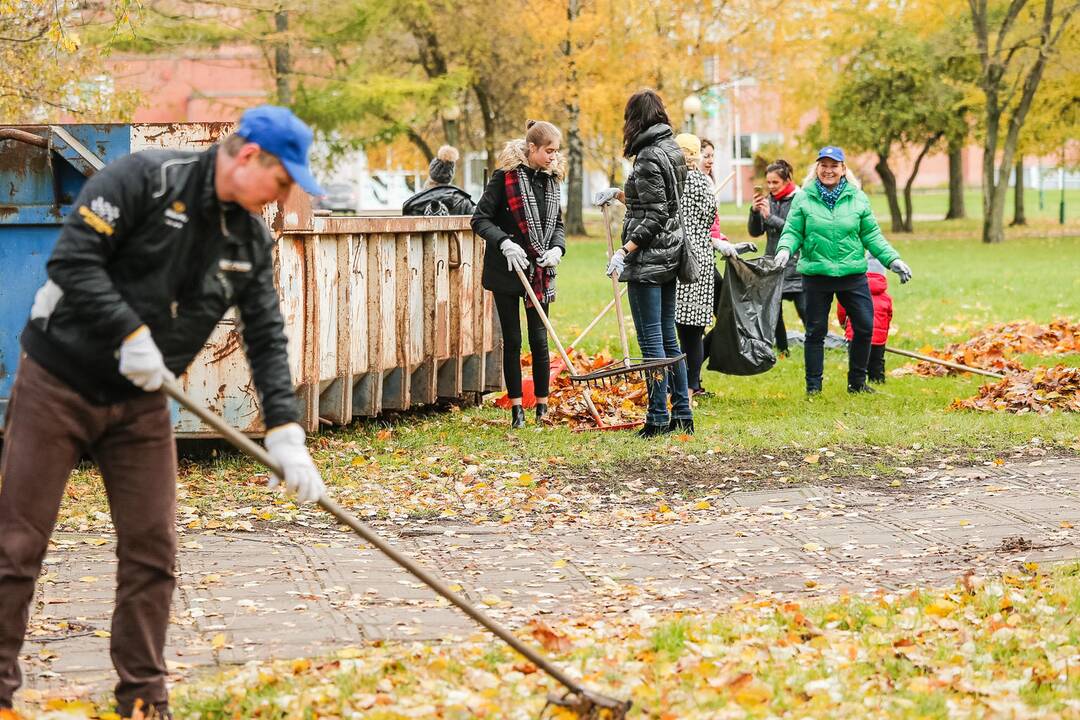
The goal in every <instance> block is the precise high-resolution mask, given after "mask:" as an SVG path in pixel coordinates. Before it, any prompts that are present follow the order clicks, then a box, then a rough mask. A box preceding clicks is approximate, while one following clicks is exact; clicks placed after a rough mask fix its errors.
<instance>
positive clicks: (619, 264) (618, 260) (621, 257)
mask: <svg viewBox="0 0 1080 720" xmlns="http://www.w3.org/2000/svg"><path fill="white" fill-rule="evenodd" d="M625 267H626V251H625V250H623V249H622V248H619V249H618V250H616V251H615V254H614V255H612V256H611V259H610V260H608V264H607V270H605V271H604V274H605V275H607V276H608V277H611V276H612V275H614V276H616V277H618V276H619V275H622V272H623V268H625Z"/></svg>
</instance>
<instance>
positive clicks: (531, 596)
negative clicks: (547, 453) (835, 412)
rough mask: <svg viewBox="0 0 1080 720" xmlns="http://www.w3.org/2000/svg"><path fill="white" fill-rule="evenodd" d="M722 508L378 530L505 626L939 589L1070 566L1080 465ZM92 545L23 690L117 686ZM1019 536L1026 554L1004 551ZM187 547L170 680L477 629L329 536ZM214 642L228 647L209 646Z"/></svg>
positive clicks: (98, 557)
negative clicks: (697, 517) (599, 523)
mask: <svg viewBox="0 0 1080 720" xmlns="http://www.w3.org/2000/svg"><path fill="white" fill-rule="evenodd" d="M714 506H715V507H714V509H713V510H712V511H710V512H709V514H708V516H707V518H706V519H705V520H704V521H702V522H697V523H693V524H662V525H652V526H634V527H631V528H603V527H583V526H573V525H571V526H566V527H559V528H555V529H550V530H543V531H539V532H530V531H529V530H528V529H527V528H525V527H520V526H515V525H513V524H511V525H503V526H499V527H493V528H475V527H439V528H438V529H433V528H430V527H426V528H421V529H413V530H406V531H404V532H400V533H399V534H396V535H395V534H394V532H393V531H394V530H400V528H392V527H381V526H380V527H378V528H377V529H378V530H379V531H380V532H382V533H384V536H385V537H387V538H388V539H390V540H391V541H392V542H393V543H394V544H395V545H396V546H397V547H399V548H400V549H402V550H403V551H405V552H407V553H409V554H410V555H412V556H413V557H415V558H417V559H419V560H420V561H421V562H422V563H423V564H424V565H425V566H426V567H428V568H429V569H431V570H433V571H435V572H436V573H438V574H439V575H440V576H441V577H443V578H444V579H445V580H446V582H447V583H456V584H458V585H460V586H461V588H462V594H463V595H465V596H466V597H467V598H469V599H470V600H472V601H473V602H476V603H485V602H491V603H493V604H494V605H495V606H494V607H487V606H486V605H485V607H487V610H488V612H489V613H490V614H491V615H492V616H493V617H496V618H497V619H499V620H500V621H501V622H504V623H506V624H508V625H510V626H511V627H517V626H520V625H521V624H523V623H524V622H526V621H527V620H528V619H530V618H532V617H535V616H536V615H538V614H541V615H575V614H580V613H582V612H590V611H599V612H620V611H626V610H628V609H630V608H631V607H635V606H636V607H645V608H647V609H649V610H650V611H655V612H661V611H665V610H670V609H684V608H706V609H707V608H715V607H718V606H719V605H721V604H722V603H723V602H724V601H727V600H730V599H733V598H736V597H739V596H741V595H744V594H746V593H784V594H798V595H802V596H806V595H814V594H819V593H823V594H831V593H835V592H838V591H840V590H848V591H852V592H860V591H869V590H874V589H877V588H886V589H902V588H906V587H911V586H914V585H934V584H943V583H950V582H952V581H954V580H955V579H956V578H957V577H958V576H959V575H961V574H962V573H964V572H965V571H967V570H969V569H971V570H975V571H976V572H996V571H999V570H1001V569H1003V568H1008V567H1010V566H1015V565H1016V564H1017V563H1020V562H1026V561H1039V562H1047V561H1053V560H1064V559H1074V558H1078V557H1080V530H1078V529H1074V528H1071V527H1068V524H1069V523H1071V524H1072V525H1075V526H1076V527H1077V528H1080V459H1054V460H1036V461H1034V462H1031V461H1021V462H1015V463H1006V464H1005V465H1002V466H986V467H977V468H968V469H961V470H949V471H924V472H920V473H918V474H917V475H916V476H913V477H909V478H907V479H906V480H905V482H904V487H903V489H902V490H897V491H895V492H886V491H874V490H868V489H864V488H844V487H841V488H839V489H838V488H837V487H836V486H834V485H820V486H818V485H807V486H800V487H793V488H781V489H772V490H761V491H752V492H751V491H747V492H733V493H730V494H729V495H727V496H726V497H725V498H724V499H723V500H722V501H717V502H716V503H714ZM1063 523H1064V525H1063ZM447 531H451V532H452V535H451V534H448V532H447ZM96 537H97V536H93V537H89V536H83V535H79V534H77V533H57V535H56V536H55V537H54V543H53V548H52V549H51V551H50V557H49V558H48V560H47V563H46V568H45V571H46V574H45V575H44V576H43V581H42V582H41V583H40V584H39V594H38V596H37V598H36V599H37V603H36V605H35V608H34V611H33V617H32V625H33V627H39V626H41V624H42V623H43V622H44V621H50V620H51V621H53V622H55V621H57V620H60V619H69V620H76V619H77V623H75V624H73V625H72V627H71V629H70V630H68V631H63V632H61V631H57V632H52V631H48V630H46V631H43V632H45V636H44V637H31V638H30V640H29V642H28V643H27V645H26V647H25V656H26V659H25V661H24V669H25V670H26V675H27V685H28V686H29V687H33V688H38V689H42V690H52V689H57V688H61V687H62V688H65V689H70V688H71V687H73V686H78V687H82V688H85V689H88V690H89V691H92V692H104V691H107V690H109V689H110V688H111V686H112V684H113V682H114V678H113V676H112V670H111V667H110V665H109V655H108V642H109V641H108V639H107V638H104V637H98V636H96V635H94V631H101V630H108V628H109V613H110V610H111V605H112V597H113V585H112V582H113V580H112V579H113V577H114V574H115V559H114V556H113V553H114V551H115V545H114V544H113V543H111V542H110V543H107V544H105V545H100V546H98V545H96V544H92V541H94V540H95V538H96ZM1016 537H1022V538H1024V540H1025V541H1026V542H1028V543H1030V549H1028V550H1026V551H1022V552H1010V551H1007V550H1006V549H1004V546H1003V544H1002V543H1003V541H1005V540H1006V539H1007V538H1016ZM184 539H185V540H186V541H190V540H197V544H198V546H201V548H199V549H191V548H182V549H181V552H180V556H179V561H178V567H179V573H180V575H179V583H178V589H177V594H176V598H175V602H174V608H173V624H172V628H171V631H170V640H169V647H168V660H169V663H170V667H171V668H174V669H176V671H177V673H178V675H177V677H181V676H183V675H184V674H185V673H187V672H189V671H191V670H199V669H209V668H213V667H214V666H218V665H225V664H230V663H239V662H245V661H247V660H251V659H271V658H274V659H286V658H291V657H299V656H311V655H318V654H327V653H330V652H332V651H333V650H334V649H336V648H341V647H345V646H350V645H358V644H361V643H363V642H366V641H372V640H433V641H434V640H445V639H447V638H455V637H470V636H473V635H475V634H476V633H477V632H478V629H477V628H476V626H475V625H474V624H473V623H472V622H471V621H470V620H469V619H468V618H466V617H465V616H464V615H463V614H462V613H460V612H459V611H457V609H456V608H453V607H450V606H448V605H447V604H446V602H445V601H443V600H442V599H441V598H438V597H436V596H435V595H434V593H432V592H431V591H430V590H428V589H427V588H426V587H425V586H423V585H422V584H420V583H419V581H417V580H416V579H415V578H412V577H411V576H409V575H408V574H406V573H405V572H404V571H402V570H400V569H399V568H397V567H396V566H395V565H394V564H393V563H392V562H391V561H390V560H389V559H387V558H385V557H383V556H382V555H381V554H379V553H378V552H376V551H374V550H373V549H371V548H366V547H363V546H362V545H361V544H360V543H359V541H357V540H356V539H355V538H352V537H351V536H346V535H344V534H343V533H341V532H339V531H335V530H326V531H320V532H315V533H311V534H309V535H307V536H305V537H302V538H301V537H298V536H290V535H286V534H283V533H280V532H278V533H246V534H225V533H218V534H214V533H199V534H196V533H190V532H188V533H186V534H185V536H184ZM316 543H319V544H320V545H325V547H316V546H315V544H316ZM819 546H820V549H817V548H818V547H819ZM560 560H565V561H566V562H565V563H562V562H559V561H560ZM91 578H96V580H91ZM808 584H812V585H813V588H812V589H811V588H810V587H808ZM219 634H221V635H223V636H224V637H225V641H226V644H225V646H224V647H221V648H217V649H215V648H214V638H215V637H216V636H218V635H219ZM48 655H52V657H51V658H50V659H47V660H44V659H42V657H45V656H48Z"/></svg>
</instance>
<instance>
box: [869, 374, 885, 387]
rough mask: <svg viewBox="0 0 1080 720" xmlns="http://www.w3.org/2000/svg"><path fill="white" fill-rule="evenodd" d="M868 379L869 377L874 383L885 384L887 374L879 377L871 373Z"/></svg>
mask: <svg viewBox="0 0 1080 720" xmlns="http://www.w3.org/2000/svg"><path fill="white" fill-rule="evenodd" d="M867 379H868V380H869V381H870V382H872V383H874V384H875V385H884V384H885V376H884V375H882V376H881V377H877V376H875V375H871V376H870V377H869V378H867Z"/></svg>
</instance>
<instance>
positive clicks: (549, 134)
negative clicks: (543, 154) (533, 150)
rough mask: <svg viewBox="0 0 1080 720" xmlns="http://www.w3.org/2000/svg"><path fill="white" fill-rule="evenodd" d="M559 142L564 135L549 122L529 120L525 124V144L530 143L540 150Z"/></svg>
mask: <svg viewBox="0 0 1080 720" xmlns="http://www.w3.org/2000/svg"><path fill="white" fill-rule="evenodd" d="M559 140H562V133H561V132H559V128H557V127H555V126H554V125H552V124H551V123H549V122H548V121H546V120H529V121H528V122H526V123H525V142H530V143H532V144H533V145H535V146H536V147H538V148H540V147H547V146H548V145H551V144H552V143H554V142H557V141H559Z"/></svg>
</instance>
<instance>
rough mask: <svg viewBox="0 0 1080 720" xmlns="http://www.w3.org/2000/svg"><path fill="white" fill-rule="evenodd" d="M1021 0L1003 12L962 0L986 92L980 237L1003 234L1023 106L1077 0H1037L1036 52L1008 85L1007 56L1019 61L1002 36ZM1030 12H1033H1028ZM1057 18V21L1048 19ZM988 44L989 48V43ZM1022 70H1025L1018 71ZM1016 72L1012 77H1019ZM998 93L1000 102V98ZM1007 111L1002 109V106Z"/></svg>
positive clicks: (982, 1) (981, 1) (983, 1)
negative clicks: (1061, 2)
mask: <svg viewBox="0 0 1080 720" xmlns="http://www.w3.org/2000/svg"><path fill="white" fill-rule="evenodd" d="M1027 4H1028V2H1027V0H1012V1H1011V2H1010V3H1009V4H1008V7H1007V8H1006V10H1005V13H1004V15H997V14H994V13H993V12H992V10H991V8H990V6H989V4H988V3H987V0H968V7H969V8H970V11H971V20H972V28H973V30H974V32H975V42H976V45H977V47H978V54H979V61H980V65H981V74H980V77H979V80H978V82H979V87H980V88H981V89H982V91H983V94H984V95H985V96H986V104H985V107H986V140H985V143H984V151H983V238H982V239H983V242H984V243H999V242H1002V241H1003V240H1004V239H1005V199H1006V197H1007V195H1008V189H1009V175H1010V174H1011V173H1012V170H1013V162H1014V160H1015V158H1014V156H1015V155H1016V144H1017V139H1018V138H1019V135H1020V130H1021V128H1023V126H1024V120H1025V119H1026V118H1027V114H1028V110H1030V109H1031V103H1032V100H1033V99H1034V97H1035V92H1036V91H1037V90H1038V89H1039V83H1040V82H1041V81H1042V76H1043V72H1044V71H1045V70H1046V63H1047V60H1048V59H1049V58H1050V57H1051V56H1052V55H1053V54H1054V50H1055V49H1056V47H1057V45H1058V42H1059V41H1060V40H1061V38H1062V36H1063V35H1064V33H1065V29H1066V28H1067V27H1068V26H1069V22H1070V21H1071V20H1072V16H1073V15H1074V14H1075V13H1076V12H1077V10H1078V9H1080V5H1078V4H1075V3H1067V4H1066V5H1065V7H1063V8H1062V7H1058V9H1057V11H1056V12H1055V9H1054V5H1055V0H1043V2H1042V9H1041V11H1039V10H1035V9H1034V8H1033V10H1034V11H1035V12H1038V13H1040V14H1041V17H1039V19H1038V20H1039V33H1038V35H1037V37H1038V40H1039V42H1038V46H1037V50H1038V53H1037V54H1036V55H1035V59H1034V61H1033V62H1032V64H1031V66H1030V68H1025V69H1022V70H1021V71H1020V75H1019V77H1022V78H1023V82H1022V83H1019V85H1017V86H1013V85H1011V83H1012V81H1011V80H1010V79H1009V78H1010V70H1011V68H1010V67H1009V65H1010V63H1011V62H1014V61H1016V62H1020V61H1019V60H1017V59H1016V58H1017V57H1018V55H1017V54H1016V52H1015V50H1016V48H1015V47H1014V46H1010V44H1009V43H1006V42H1005V38H1006V37H1007V36H1008V33H1009V30H1010V29H1012V27H1013V25H1014V23H1015V22H1016V19H1017V18H1018V17H1019V16H1020V14H1021V12H1022V11H1023V10H1024V8H1025V6H1026V5H1027ZM1032 14H1033V15H1034V12H1033V13H1032ZM991 20H993V22H994V25H995V27H994V34H995V35H996V37H995V38H993V42H991V37H990V36H991V29H990V22H991ZM1055 20H1057V23H1058V24H1057V27H1054V21H1055ZM991 47H992V48H993V49H991ZM1025 72H1026V75H1025V74H1024V73H1025ZM1019 77H1018V78H1017V79H1018V80H1019ZM1017 90H1019V91H1020V92H1019V99H1018V100H1016V102H1015V105H1013V104H1012V97H1013V96H1014V95H1016V93H1017ZM1002 93H1004V98H1005V100H1004V102H1002ZM1007 111H1008V114H1006V112H1007ZM1005 117H1008V124H1007V127H1006V131H1005V137H1004V138H1003V142H1002V147H1001V150H1002V152H1001V166H1000V167H995V161H996V159H997V146H998V134H999V132H1000V131H1001V124H1002V121H1003V119H1004V118H1005Z"/></svg>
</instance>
